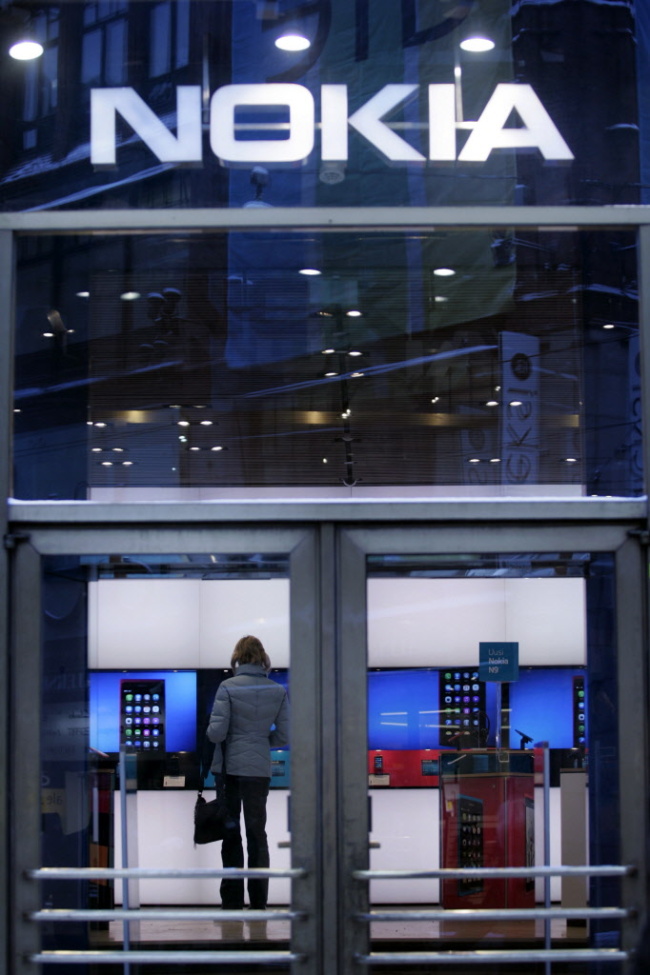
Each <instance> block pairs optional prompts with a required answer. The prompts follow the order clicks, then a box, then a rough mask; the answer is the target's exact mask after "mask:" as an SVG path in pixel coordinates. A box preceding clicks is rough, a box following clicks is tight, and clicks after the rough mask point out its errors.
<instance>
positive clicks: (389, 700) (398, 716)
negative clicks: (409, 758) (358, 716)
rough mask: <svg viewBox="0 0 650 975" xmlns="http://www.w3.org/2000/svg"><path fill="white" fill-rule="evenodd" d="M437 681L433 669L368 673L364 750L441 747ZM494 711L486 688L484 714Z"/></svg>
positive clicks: (491, 693) (490, 686)
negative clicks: (366, 737) (366, 740)
mask: <svg viewBox="0 0 650 975" xmlns="http://www.w3.org/2000/svg"><path fill="white" fill-rule="evenodd" d="M439 677H440V672H439V671H437V670H433V669H431V670H427V669H423V670H420V669H417V670H415V669H414V670H378V671H370V672H369V673H368V748H371V749H374V748H386V749H396V750H408V749H419V748H440V747H445V746H441V741H440V724H441V714H440V703H439V695H438V688H439ZM494 707H495V691H494V685H493V684H487V686H486V710H487V713H488V714H490V715H492V714H493V712H494ZM493 724H494V722H493ZM488 743H491V742H490V740H488Z"/></svg>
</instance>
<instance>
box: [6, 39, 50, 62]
mask: <svg viewBox="0 0 650 975" xmlns="http://www.w3.org/2000/svg"><path fill="white" fill-rule="evenodd" d="M42 53H43V45H42V44H39V43H38V41H32V40H22V41H16V43H15V44H12V45H11V47H10V48H9V54H10V56H11V57H12V58H14V59H15V60H16V61H33V60H34V59H35V58H40V56H41V55H42Z"/></svg>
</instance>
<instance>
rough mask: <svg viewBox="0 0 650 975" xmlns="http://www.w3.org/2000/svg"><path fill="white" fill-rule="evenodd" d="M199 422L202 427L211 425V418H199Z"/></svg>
mask: <svg viewBox="0 0 650 975" xmlns="http://www.w3.org/2000/svg"><path fill="white" fill-rule="evenodd" d="M200 424H201V426H202V427H211V426H212V420H201V421H200Z"/></svg>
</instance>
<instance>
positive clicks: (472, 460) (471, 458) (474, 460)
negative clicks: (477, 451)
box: [467, 457, 481, 464]
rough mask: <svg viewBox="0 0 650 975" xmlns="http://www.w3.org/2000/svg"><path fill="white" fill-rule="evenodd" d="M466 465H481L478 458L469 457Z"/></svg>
mask: <svg viewBox="0 0 650 975" xmlns="http://www.w3.org/2000/svg"><path fill="white" fill-rule="evenodd" d="M467 463H468V464H480V463H481V458H480V457H470V459H469V460H468V462H467Z"/></svg>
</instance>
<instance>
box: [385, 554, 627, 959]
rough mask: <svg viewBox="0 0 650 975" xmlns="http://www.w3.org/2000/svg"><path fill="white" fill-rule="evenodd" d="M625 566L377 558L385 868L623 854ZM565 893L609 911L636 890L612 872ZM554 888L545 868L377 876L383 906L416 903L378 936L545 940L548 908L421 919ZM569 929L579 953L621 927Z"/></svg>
mask: <svg viewBox="0 0 650 975" xmlns="http://www.w3.org/2000/svg"><path fill="white" fill-rule="evenodd" d="M612 570H613V563H612V558H611V557H610V556H608V555H596V554H589V553H585V552H574V553H561V554H560V553H543V552H542V553H540V552H536V553H535V552H531V553H525V554H524V553H522V554H519V555H507V554H498V553H492V554H490V555H488V554H486V555H485V556H480V555H466V556H464V557H454V556H451V555H438V556H426V555H419V556H400V555H397V554H391V555H384V556H379V555H378V556H370V557H369V558H368V579H367V594H368V697H367V700H368V739H367V742H368V765H367V772H368V785H369V795H370V801H371V817H370V820H371V835H370V840H371V869H372V870H379V871H383V870H407V871H408V870H414V871H423V870H437V869H439V868H448V869H459V868H461V869H465V868H466V869H471V868H477V867H486V868H489V867H518V868H522V867H530V866H541V865H543V864H545V863H546V864H549V865H552V866H558V865H585V864H591V865H596V864H607V863H615V862H619V859H617V858H618V856H619V836H620V834H619V830H620V814H619V808H618V806H619V789H618V784H617V774H618V773H617V766H618V762H617V755H618V749H619V742H618V730H617V720H618V716H617V707H616V703H615V702H616V694H617V675H616V652H615V649H613V648H614V633H613V629H612V625H613V604H614V587H613V571H612ZM487 634H489V635H490V640H491V641H492V642H491V643H490V644H489V646H491V647H493V646H501V647H502V648H504V653H506V652H507V653H510V652H514V654H515V657H514V662H515V663H516V667H515V668H514V669H513V671H512V673H511V676H510V677H509V678H508V679H504V678H503V676H501V677H499V676H494V675H493V674H491V670H490V666H489V661H488V660H486V659H485V658H484V657H483V655H482V647H481V644H482V642H484V641H485V638H486V635H487ZM515 638H516V640H515ZM513 640H515V643H514V645H513V642H512V641H513ZM492 659H493V660H494V658H492ZM547 796H548V802H549V811H550V815H549V819H548V821H547V820H546V819H545V804H546V801H547ZM545 837H548V838H549V842H550V859H548V860H545V844H544V839H545ZM550 896H551V898H552V901H553V902H554V903H556V904H557V905H558V906H562V907H564V908H569V907H573V908H580V907H587V906H588V905H590V906H600V907H603V906H606V905H610V906H611V905H615V904H616V903H617V898H619V897H620V890H619V885H618V882H617V881H616V880H612V879H606V878H605V879H603V878H600V879H592V880H591V881H590V882H589V883H587V882H585V881H584V880H581V879H579V878H578V879H576V878H569V879H567V878H565V879H563V880H560V879H559V878H554V879H553V880H552V881H551V885H550ZM545 898H546V890H545V887H544V881H543V880H540V879H537V880H535V879H534V878H531V877H521V876H520V877H518V878H514V879H512V878H511V879H504V878H485V877H483V878H475V877H471V876H470V877H468V876H464V877H455V878H444V879H441V880H440V881H438V880H432V879H427V880H422V879H412V880H386V879H379V880H374V881H372V882H371V902H372V905H373V908H374V909H375V910H378V911H381V910H386V909H387V907H386V905H393V906H395V905H399V907H400V910H401V911H402V914H401V915H400V918H399V920H398V919H393V920H392V921H389V920H384V921H381V922H379V921H377V922H374V923H373V924H372V937H373V943H374V944H375V945H377V944H378V943H381V942H383V943H384V944H385V942H386V941H387V940H391V939H395V938H397V939H404V940H408V941H411V940H413V939H418V941H420V942H423V943H426V942H427V941H428V940H429V939H430V940H431V942H432V943H431V948H432V949H435V950H440V944H439V943H437V944H435V943H434V942H435V941H436V940H437V939H442V940H443V942H444V944H445V947H448V948H450V949H451V948H459V947H461V946H465V944H466V943H468V942H469V943H473V942H476V941H477V940H478V941H480V940H481V939H485V940H486V941H492V942H493V939H495V938H497V937H498V938H501V939H502V940H503V942H504V944H508V945H512V944H516V943H517V942H518V941H521V939H531V940H532V941H533V942H535V939H537V942H538V944H539V945H540V946H541V944H542V943H543V940H544V937H545V929H544V925H543V923H542V922H540V921H536V920H535V919H534V918H533V919H531V920H530V921H527V920H525V919H524V920H518V921H516V922H513V921H510V920H505V919H498V918H491V919H484V920H480V919H474V920H472V921H471V923H470V924H467V923H466V922H463V920H462V918H461V919H459V918H458V917H457V916H454V915H453V914H450V915H449V916H448V917H443V918H442V919H441V920H436V921H435V922H429V923H427V924H423V923H420V922H419V921H418V920H417V919H416V918H415V917H413V918H410V917H409V914H410V912H413V913H417V911H418V910H420V911H422V910H428V911H431V910H434V909H442V910H443V911H444V912H448V911H458V910H461V911H466V910H469V909H487V908H494V909H502V908H521V909H530V910H531V911H532V910H534V909H535V907H536V906H537V907H539V906H543V905H544V903H545ZM551 933H552V938H553V941H554V945H556V946H558V945H560V944H561V945H563V946H564V947H584V946H585V945H586V944H593V945H602V944H603V943H605V941H606V942H607V944H609V945H612V946H613V945H615V944H618V943H619V937H620V932H619V929H618V926H617V923H616V922H613V921H603V920H600V919H599V920H598V921H597V922H592V923H591V924H590V925H589V926H587V925H586V924H580V925H579V924H575V925H566V923H565V922H563V921H558V920H554V921H553V926H552V932H551ZM590 939H591V940H590Z"/></svg>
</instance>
